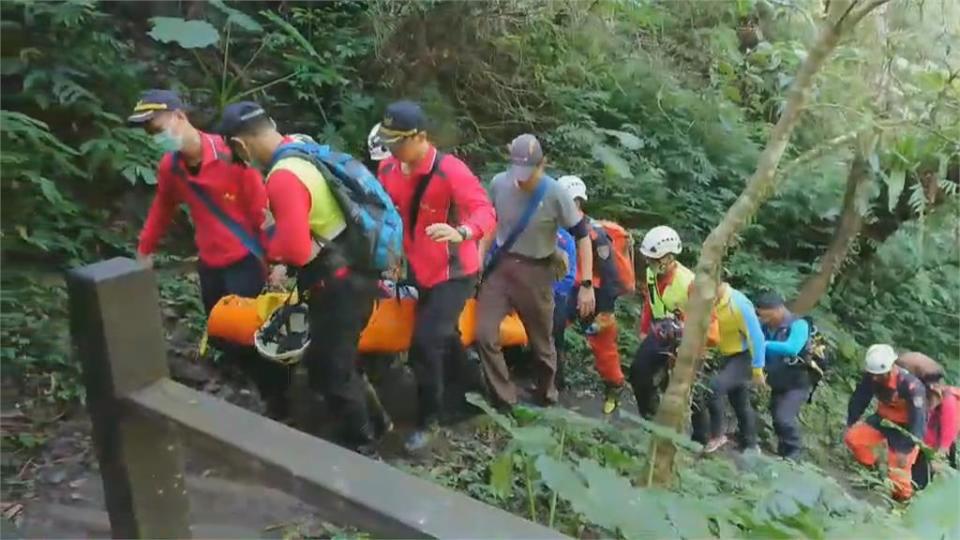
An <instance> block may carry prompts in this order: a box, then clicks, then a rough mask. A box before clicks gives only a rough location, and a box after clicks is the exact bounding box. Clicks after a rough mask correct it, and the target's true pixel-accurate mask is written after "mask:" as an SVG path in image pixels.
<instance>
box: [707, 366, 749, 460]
mask: <svg viewBox="0 0 960 540" xmlns="http://www.w3.org/2000/svg"><path fill="white" fill-rule="evenodd" d="M751 372H752V369H751V365H750V352H749V351H744V352H742V353H740V354H735V355H733V356H728V357H726V358H724V359H723V366H722V367H721V368H720V370H719V371H717V372H716V373H714V374H713V377H711V378H710V384H709V385H708V387H709V389H710V396H709V398H708V401H707V410H708V411H709V413H710V437H712V438H717V437H719V436H721V435H723V432H724V429H723V416H724V408H725V407H724V402H723V401H724V398H727V397H729V399H730V404H731V405H733V411H734V412H735V413H736V415H737V422H738V423H739V425H740V445H741V447H743V448H747V447H750V446H754V445H755V444H757V426H756V418H755V416H754V412H753V406H752V405H751V404H750V380H751Z"/></svg>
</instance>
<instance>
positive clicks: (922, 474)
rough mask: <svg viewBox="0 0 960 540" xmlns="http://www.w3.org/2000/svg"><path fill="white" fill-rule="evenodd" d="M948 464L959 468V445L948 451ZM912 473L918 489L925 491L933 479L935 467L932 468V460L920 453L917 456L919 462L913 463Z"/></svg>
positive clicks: (954, 445) (953, 445)
mask: <svg viewBox="0 0 960 540" xmlns="http://www.w3.org/2000/svg"><path fill="white" fill-rule="evenodd" d="M947 463H949V464H950V466H951V467H953V468H954V469H956V468H957V443H953V444H952V445H951V446H950V449H949V450H948V451H947ZM911 473H912V476H913V483H914V484H916V485H917V489H924V488H925V487H927V484H929V483H930V480H932V479H933V467H931V466H930V459H929V458H927V455H926V454H925V453H923V452H920V453H919V454H918V455H917V460H916V461H914V462H913V469H911Z"/></svg>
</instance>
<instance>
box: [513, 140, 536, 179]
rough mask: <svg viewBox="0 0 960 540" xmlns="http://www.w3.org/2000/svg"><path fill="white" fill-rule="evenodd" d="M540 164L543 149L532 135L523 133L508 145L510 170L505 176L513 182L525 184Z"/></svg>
mask: <svg viewBox="0 0 960 540" xmlns="http://www.w3.org/2000/svg"><path fill="white" fill-rule="evenodd" d="M542 162H543V148H541V146H540V141H538V140H537V138H536V137H534V136H533V135H531V134H529V133H524V134H523V135H520V136H519V137H517V138H516V139H514V140H513V142H511V143H510V169H509V170H508V171H507V176H508V177H510V179H512V180H514V181H515V182H526V181H527V180H529V179H530V176H531V175H533V170H534V169H536V168H537V166H538V165H540V163H542Z"/></svg>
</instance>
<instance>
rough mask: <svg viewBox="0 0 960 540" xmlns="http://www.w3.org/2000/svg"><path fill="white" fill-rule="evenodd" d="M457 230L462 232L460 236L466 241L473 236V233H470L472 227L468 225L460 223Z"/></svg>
mask: <svg viewBox="0 0 960 540" xmlns="http://www.w3.org/2000/svg"><path fill="white" fill-rule="evenodd" d="M456 231H457V232H458V233H460V236H461V237H462V238H463V239H464V240H465V241H466V240H469V239H470V237H471V236H473V235H472V234H470V227H467V226H466V225H460V226H459V227H457V229H456Z"/></svg>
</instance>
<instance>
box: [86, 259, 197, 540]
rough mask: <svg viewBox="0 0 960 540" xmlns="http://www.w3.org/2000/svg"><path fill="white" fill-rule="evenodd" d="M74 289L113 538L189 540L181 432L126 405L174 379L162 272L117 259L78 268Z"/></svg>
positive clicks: (88, 401)
mask: <svg viewBox="0 0 960 540" xmlns="http://www.w3.org/2000/svg"><path fill="white" fill-rule="evenodd" d="M67 287H68V291H69V295H70V331H71V335H72V338H73V344H74V346H75V347H76V354H77V355H78V358H79V360H80V362H81V363H82V366H83V379H84V385H85V386H86V390H87V407H88V409H89V411H90V417H91V418H92V420H93V435H94V442H95V444H96V448H97V457H98V459H99V461H100V473H101V477H102V478H103V491H104V494H105V497H106V504H107V512H108V513H109V515H110V527H111V530H112V533H113V536H114V538H189V537H190V526H189V505H188V500H187V494H186V484H185V483H184V471H183V456H182V450H181V444H180V439H179V435H178V434H177V432H176V430H175V429H174V428H173V427H172V426H170V425H169V424H168V423H166V422H156V421H152V422H151V421H147V420H145V419H144V418H143V417H142V416H139V415H135V407H132V406H130V405H129V404H127V403H125V401H124V398H125V397H126V396H128V395H129V394H130V393H131V392H134V391H136V390H139V389H141V388H143V387H145V386H148V385H150V384H152V383H154V382H157V381H159V380H161V379H163V378H165V377H167V376H168V370H167V360H166V346H165V344H164V338H163V327H162V323H161V319H160V310H159V299H158V294H157V284H156V280H155V278H154V274H153V272H152V271H151V270H146V269H144V268H143V267H141V266H140V265H139V264H138V263H136V262H135V261H133V260H131V259H126V258H116V259H111V260H109V261H103V262H100V263H97V264H93V265H90V266H85V267H83V268H79V269H75V270H72V271H70V272H69V273H68V275H67Z"/></svg>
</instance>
